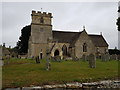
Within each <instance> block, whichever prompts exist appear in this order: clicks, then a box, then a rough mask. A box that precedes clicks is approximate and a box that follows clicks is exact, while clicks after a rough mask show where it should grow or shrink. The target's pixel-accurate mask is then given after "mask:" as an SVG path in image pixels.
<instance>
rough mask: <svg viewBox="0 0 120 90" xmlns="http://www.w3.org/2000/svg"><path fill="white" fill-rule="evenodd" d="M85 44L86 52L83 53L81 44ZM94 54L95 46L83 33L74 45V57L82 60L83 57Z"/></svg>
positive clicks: (84, 32)
mask: <svg viewBox="0 0 120 90" xmlns="http://www.w3.org/2000/svg"><path fill="white" fill-rule="evenodd" d="M84 43H86V44H87V52H83V44H84ZM91 53H92V54H95V46H94V45H93V43H92V41H91V39H90V38H89V36H88V35H87V33H86V31H83V32H82V33H81V35H80V37H79V38H78V40H77V42H76V44H75V56H76V57H77V58H82V56H83V55H89V54H91Z"/></svg>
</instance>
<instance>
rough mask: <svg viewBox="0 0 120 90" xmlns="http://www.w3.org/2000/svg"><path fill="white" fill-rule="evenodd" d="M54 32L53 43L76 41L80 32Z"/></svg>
mask: <svg viewBox="0 0 120 90" xmlns="http://www.w3.org/2000/svg"><path fill="white" fill-rule="evenodd" d="M52 32H53V41H57V42H59V43H71V42H72V41H73V40H75V39H76V38H77V37H76V36H78V33H80V32H66V31H52Z"/></svg>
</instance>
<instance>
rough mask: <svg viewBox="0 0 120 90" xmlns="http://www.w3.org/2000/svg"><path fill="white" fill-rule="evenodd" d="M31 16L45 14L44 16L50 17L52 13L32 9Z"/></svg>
mask: <svg viewBox="0 0 120 90" xmlns="http://www.w3.org/2000/svg"><path fill="white" fill-rule="evenodd" d="M31 15H32V16H33V15H35V16H45V17H51V18H52V13H47V12H41V11H34V10H32V14H31Z"/></svg>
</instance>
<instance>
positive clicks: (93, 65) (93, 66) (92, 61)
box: [88, 54, 96, 68]
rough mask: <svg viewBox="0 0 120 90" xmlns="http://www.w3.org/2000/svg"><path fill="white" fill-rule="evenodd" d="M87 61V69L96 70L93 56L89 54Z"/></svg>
mask: <svg viewBox="0 0 120 90" xmlns="http://www.w3.org/2000/svg"><path fill="white" fill-rule="evenodd" d="M88 60H89V67H90V68H96V57H95V55H94V54H90V55H89V57H88Z"/></svg>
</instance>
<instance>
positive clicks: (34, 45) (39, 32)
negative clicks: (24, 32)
mask: <svg viewBox="0 0 120 90" xmlns="http://www.w3.org/2000/svg"><path fill="white" fill-rule="evenodd" d="M31 17H32V22H31V37H30V42H29V51H28V52H29V55H30V56H31V57H32V56H39V57H40V58H43V57H45V56H46V47H47V43H48V41H49V40H52V25H51V18H52V14H51V13H46V12H40V11H38V12H36V11H32V14H31ZM31 51H32V52H31Z"/></svg>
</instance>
